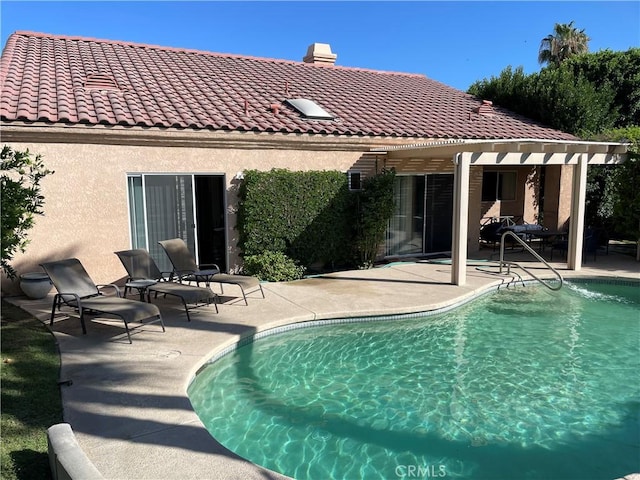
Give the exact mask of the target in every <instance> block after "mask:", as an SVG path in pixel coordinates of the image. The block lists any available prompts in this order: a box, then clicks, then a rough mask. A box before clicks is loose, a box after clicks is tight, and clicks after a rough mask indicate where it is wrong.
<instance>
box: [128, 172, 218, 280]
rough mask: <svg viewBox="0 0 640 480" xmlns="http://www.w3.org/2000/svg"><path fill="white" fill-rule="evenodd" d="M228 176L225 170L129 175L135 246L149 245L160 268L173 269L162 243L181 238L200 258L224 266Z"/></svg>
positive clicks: (200, 260) (201, 261) (199, 261)
mask: <svg viewBox="0 0 640 480" xmlns="http://www.w3.org/2000/svg"><path fill="white" fill-rule="evenodd" d="M223 180H224V177H223V176H221V175H220V176H209V175H204V176H203V175H197V176H196V175H170V174H167V175H131V176H129V178H128V185H129V212H130V225H131V244H132V247H133V248H146V249H147V250H149V253H150V254H151V256H152V257H153V258H154V260H155V261H156V263H157V264H158V267H159V268H160V270H162V271H170V270H171V264H170V263H169V260H168V259H167V257H166V255H165V253H164V251H163V250H162V247H160V245H158V242H159V241H160V240H167V239H170V238H182V239H183V240H184V241H185V242H186V243H187V245H188V247H189V250H190V251H191V252H193V253H194V255H195V256H196V259H197V261H198V263H218V264H220V263H221V265H220V267H221V268H222V269H225V268H226V262H225V257H224V230H225V229H224V181H223ZM214 215H215V216H216V219H215V220H213V219H212V217H213V216H214ZM216 234H217V235H216ZM221 241H222V248H221V245H220V242H221ZM214 257H217V258H214ZM214 260H217V261H215V262H214Z"/></svg>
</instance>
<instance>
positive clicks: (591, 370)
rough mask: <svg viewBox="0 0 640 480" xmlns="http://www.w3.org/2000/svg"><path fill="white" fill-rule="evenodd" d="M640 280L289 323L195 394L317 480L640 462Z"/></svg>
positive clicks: (580, 474) (271, 459) (608, 472)
mask: <svg viewBox="0 0 640 480" xmlns="http://www.w3.org/2000/svg"><path fill="white" fill-rule="evenodd" d="M639 306H640V288H638V286H634V285H631V284H627V285H621V284H617V285H616V284H599V283H575V284H569V285H568V286H567V287H565V288H563V289H562V290H561V291H560V292H550V291H548V290H546V289H542V288H538V287H525V288H519V289H508V290H501V291H498V292H495V293H493V294H490V295H487V296H485V297H483V298H481V299H478V300H476V301H474V302H473V303H471V304H467V305H465V306H462V307H460V308H457V309H455V310H452V311H449V312H447V313H443V314H438V315H434V316H428V317H424V318H421V319H419V318H410V319H404V320H393V321H384V322H366V323H342V324H333V325H327V326H320V327H313V328H305V329H297V330H291V331H288V332H286V333H282V334H279V335H273V336H269V337H267V338H263V339H260V340H259V341H256V342H253V343H250V344H248V345H245V346H243V347H241V348H238V349H237V350H235V351H234V352H233V353H231V354H229V355H226V356H224V357H222V358H220V359H218V360H217V361H215V362H213V363H211V364H210V365H208V366H207V367H206V368H204V369H203V370H202V371H201V372H200V373H199V374H198V375H197V377H196V378H195V379H194V381H193V382H192V384H191V385H190V387H189V397H190V399H191V402H192V404H193V407H194V409H195V411H196V412H197V414H198V416H199V417H200V418H201V420H202V421H203V423H204V424H205V426H206V427H207V429H208V430H209V432H210V433H211V434H212V435H213V436H214V437H215V438H216V439H217V440H218V441H220V442H221V443H222V444H223V445H225V446H226V447H227V448H229V449H230V450H232V451H234V452H236V453H237V454H239V455H241V456H243V457H244V458H247V459H249V460H251V461H252V462H254V463H257V464H260V465H263V466H265V467H267V468H269V469H272V470H275V471H278V472H281V473H284V474H286V475H288V476H291V477H294V478H297V479H299V480H303V479H328V478H332V479H360V478H362V479H374V478H381V479H393V478H434V477H435V478H438V477H446V478H473V479H489V478H490V479H503V478H504V479H512V478H519V479H523V478H545V479H555V478H562V479H572V478H576V479H578V478H579V479H585V478H618V477H620V476H622V475H624V474H628V473H631V472H637V471H640V465H639V464H638V458H639V455H640V438H639V437H640V428H639V422H640V387H639V382H638V372H639V371H640V343H639V338H640V318H639V315H638V307H639Z"/></svg>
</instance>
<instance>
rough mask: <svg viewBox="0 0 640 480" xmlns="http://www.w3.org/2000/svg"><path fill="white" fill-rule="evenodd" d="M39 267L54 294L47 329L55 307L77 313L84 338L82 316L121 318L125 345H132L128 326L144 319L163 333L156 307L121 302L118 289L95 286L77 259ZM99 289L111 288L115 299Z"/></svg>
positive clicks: (124, 299)
mask: <svg viewBox="0 0 640 480" xmlns="http://www.w3.org/2000/svg"><path fill="white" fill-rule="evenodd" d="M41 266H42V268H43V269H44V271H45V272H46V273H47V275H49V278H50V279H51V283H53V285H54V287H56V290H57V291H58V293H56V294H55V296H54V297H53V306H52V308H51V321H50V325H53V318H54V316H55V312H56V307H57V308H58V310H60V308H61V307H62V305H63V304H64V305H67V306H69V307H73V308H75V309H77V310H78V312H79V315H80V324H81V325H82V333H84V334H86V333H87V327H86V325H85V322H84V315H85V313H86V312H98V313H104V314H109V315H115V316H117V317H120V318H122V320H123V321H124V328H125V329H126V331H127V337H128V338H129V343H133V342H132V341H131V333H130V332H129V322H142V320H145V319H147V318H155V320H152V321H149V322H146V323H149V324H150V323H155V322H160V325H161V326H162V331H163V332H164V331H165V328H164V322H163V321H162V316H161V315H160V310H158V307H156V306H155V305H151V304H150V303H143V302H137V301H135V300H128V299H126V298H121V297H120V289H119V288H118V287H117V286H116V285H113V284H109V285H96V284H95V283H94V282H93V280H91V277H89V274H88V273H87V271H86V270H85V269H84V267H83V266H82V264H81V263H80V260H78V259H77V258H69V259H67V260H60V261H57V262H47V263H42V264H41ZM99 287H110V288H113V289H114V290H115V293H116V295H115V296H113V295H109V296H106V295H103V294H102V292H101V291H100V288H99Z"/></svg>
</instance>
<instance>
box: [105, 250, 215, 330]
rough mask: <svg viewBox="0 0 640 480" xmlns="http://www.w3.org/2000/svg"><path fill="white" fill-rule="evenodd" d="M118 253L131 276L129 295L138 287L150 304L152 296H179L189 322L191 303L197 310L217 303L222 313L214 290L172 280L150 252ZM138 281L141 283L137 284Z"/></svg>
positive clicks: (129, 279)
mask: <svg viewBox="0 0 640 480" xmlns="http://www.w3.org/2000/svg"><path fill="white" fill-rule="evenodd" d="M114 253H115V254H116V255H117V256H118V258H119V259H120V261H121V262H122V265H123V266H124V268H125V270H126V271H127V274H128V275H129V277H128V279H127V283H126V284H125V287H126V288H125V296H126V294H127V290H128V288H130V287H134V288H139V289H141V290H140V292H141V296H142V292H143V291H144V292H146V294H147V300H148V301H149V300H151V294H152V293H154V294H155V296H156V297H157V296H158V294H162V295H165V296H166V295H171V296H174V297H178V298H179V299H180V300H181V301H182V304H183V305H184V310H185V312H186V313H187V320H188V321H191V317H190V316H189V306H188V305H189V304H194V306H192V307H191V308H196V307H198V306H200V305H202V304H205V305H210V304H211V302H212V301H213V304H214V305H215V307H216V313H218V304H217V298H218V296H217V295H216V294H215V293H213V292H212V291H211V289H210V288H208V287H207V288H203V287H199V286H198V287H194V286H193V285H187V284H184V283H176V282H172V281H170V280H169V277H168V276H167V275H165V274H164V273H162V272H161V271H160V269H159V268H158V266H157V264H156V262H155V261H154V260H153V258H152V257H151V255H149V252H148V251H146V250H144V249H142V248H137V249H133V250H122V251H119V252H114ZM136 281H137V282H139V283H138V284H136V283H135V282H136ZM132 282H133V283H132ZM136 285H138V286H136Z"/></svg>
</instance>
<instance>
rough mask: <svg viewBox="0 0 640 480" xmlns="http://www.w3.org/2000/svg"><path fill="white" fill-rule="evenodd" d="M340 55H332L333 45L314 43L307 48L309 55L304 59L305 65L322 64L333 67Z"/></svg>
mask: <svg viewBox="0 0 640 480" xmlns="http://www.w3.org/2000/svg"><path fill="white" fill-rule="evenodd" d="M336 58H338V55H336V54H335V53H331V45H329V44H328V43H314V44H312V45H309V48H307V54H306V55H305V57H304V58H303V59H302V61H303V62H304V63H321V64H324V65H333V64H335V63H336Z"/></svg>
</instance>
